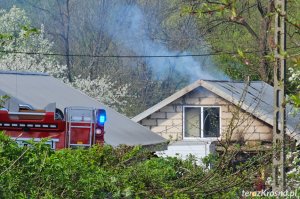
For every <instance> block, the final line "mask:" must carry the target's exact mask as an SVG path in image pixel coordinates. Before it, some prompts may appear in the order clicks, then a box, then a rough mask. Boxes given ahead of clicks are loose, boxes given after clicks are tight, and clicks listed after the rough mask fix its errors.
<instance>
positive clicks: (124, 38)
mask: <svg viewBox="0 0 300 199" xmlns="http://www.w3.org/2000/svg"><path fill="white" fill-rule="evenodd" d="M146 20H153V19H146V17H145V16H144V15H143V12H142V11H141V9H140V8H139V7H137V6H132V5H126V6H125V5H123V6H117V7H115V8H113V10H111V11H110V16H109V18H108V19H107V22H106V25H105V27H104V28H105V31H106V32H108V33H109V34H110V36H111V37H112V38H113V40H114V41H115V42H116V43H118V45H121V46H123V47H125V48H127V49H130V50H131V51H133V52H134V53H135V54H136V55H139V56H143V55H153V56H162V55H166V56H170V55H171V56H174V55H187V54H189V53H188V52H179V51H170V50H168V48H167V47H166V46H165V45H163V44H161V43H157V42H155V41H153V40H152V39H151V38H150V36H149V31H148V29H147V28H148V27H147V26H146V23H145V22H146ZM201 53H203V52H200V54H201ZM199 59H200V60H199ZM199 59H198V58H197V61H196V60H195V59H194V58H193V57H178V58H174V57H171V58H170V57H169V58H161V57H160V58H145V61H146V63H147V65H148V66H150V67H151V68H152V71H153V72H155V73H157V74H163V73H164V72H166V71H167V70H168V68H169V67H173V68H175V70H177V71H178V72H180V73H182V74H186V75H188V76H189V77H190V81H194V80H196V79H220V78H222V79H227V77H226V76H225V75H223V74H221V73H220V72H216V69H215V68H214V67H213V63H212V61H211V60H210V58H208V57H203V58H199ZM205 62H206V63H205ZM204 64H205V65H206V67H205V66H204Z"/></svg>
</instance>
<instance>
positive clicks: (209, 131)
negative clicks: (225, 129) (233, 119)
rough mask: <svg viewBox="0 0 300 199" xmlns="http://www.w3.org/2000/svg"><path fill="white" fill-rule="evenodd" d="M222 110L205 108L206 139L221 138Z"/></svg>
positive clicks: (204, 126) (204, 132) (204, 128)
mask: <svg viewBox="0 0 300 199" xmlns="http://www.w3.org/2000/svg"><path fill="white" fill-rule="evenodd" d="M219 110H220V108H217V107H214V108H211V107H204V108H203V124H204V125H203V134H204V137H219V136H220V114H219V112H220V111H219Z"/></svg>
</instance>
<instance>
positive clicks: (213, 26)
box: [185, 0, 300, 83]
mask: <svg viewBox="0 0 300 199" xmlns="http://www.w3.org/2000/svg"><path fill="white" fill-rule="evenodd" d="M187 2H190V3H188V6H187V7H186V8H185V11H186V12H188V13H190V14H192V15H195V16H198V17H199V28H201V29H204V30H205V34H204V37H205V39H206V40H207V41H208V42H209V44H210V45H211V48H212V51H214V52H220V53H221V54H222V53H223V54H222V55H221V56H218V57H216V58H215V59H216V60H217V61H218V63H219V64H220V65H221V66H222V67H223V68H224V71H225V72H226V74H228V75H229V76H230V77H232V78H233V79H244V77H245V76H250V77H251V79H259V80H264V81H266V82H268V83H272V80H273V71H272V69H273V65H272V64H273V58H272V57H273V55H272V54H273V48H274V42H273V35H274V34H273V29H272V24H273V15H274V12H276V11H277V10H276V8H275V6H274V1H273V0H270V1H262V0H247V1H236V0H220V1H210V0H196V1H187ZM288 6H289V8H288V13H287V14H288V16H290V17H291V20H290V21H294V23H295V24H297V22H295V19H297V16H298V17H299V12H297V10H299V8H300V4H299V1H293V0H292V1H289V3H288ZM298 26H299V25H298ZM287 29H288V43H289V44H294V43H295V42H296V41H297V40H298V41H299V38H300V34H299V27H298V28H297V26H294V25H292V23H288V28H287ZM293 47H295V45H293ZM296 48H298V49H299V45H297V46H296ZM293 51H294V52H295V49H294V48H292V49H290V50H289V52H293ZM227 52H239V53H238V55H231V54H229V55H228V54H227ZM246 52H250V53H246Z"/></svg>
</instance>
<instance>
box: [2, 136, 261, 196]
mask: <svg viewBox="0 0 300 199" xmlns="http://www.w3.org/2000/svg"><path fill="white" fill-rule="evenodd" d="M30 144H31V146H30V147H23V148H20V147H18V145H17V144H16V143H15V142H14V141H13V140H11V139H10V138H9V137H7V136H5V135H4V134H3V133H0V198H237V197H239V196H241V193H242V191H243V190H251V188H253V178H251V176H253V175H252V174H254V173H255V171H257V170H258V167H259V165H257V163H258V162H257V160H255V161H253V160H249V161H248V162H246V163H244V164H243V165H239V166H236V167H235V168H232V167H228V166H227V167H226V164H220V163H221V162H223V163H224V162H226V161H227V160H226V159H224V158H223V159H221V160H220V161H216V159H215V158H212V157H207V160H205V161H204V162H207V161H208V162H213V163H214V165H215V167H214V168H213V169H210V170H208V169H207V168H205V167H204V166H197V164H196V160H195V159H193V158H192V157H191V158H190V159H188V160H185V161H183V160H180V159H177V158H160V157H154V156H153V155H152V154H151V153H150V152H148V151H145V150H143V149H141V148H140V147H134V148H132V147H127V146H121V147H118V148H113V147H111V146H103V147H101V146H94V147H92V148H91V149H77V150H70V149H65V150H60V151H56V152H55V151H52V150H51V149H50V148H49V147H48V145H45V144H43V143H34V142H31V143H30ZM253 165H255V166H253Z"/></svg>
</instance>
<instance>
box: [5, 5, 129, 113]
mask: <svg viewBox="0 0 300 199" xmlns="http://www.w3.org/2000/svg"><path fill="white" fill-rule="evenodd" d="M30 24H31V23H30V20H29V18H28V17H27V16H26V13H25V11H24V10H22V9H20V8H17V7H15V6H14V7H12V8H11V9H10V10H9V11H5V10H0V36H1V37H0V39H1V43H2V45H1V46H0V49H1V52H0V70H15V71H30V72H42V73H48V74H50V75H52V76H54V77H56V78H59V79H61V80H63V81H64V82H65V83H68V84H69V85H71V86H73V87H75V88H77V89H80V90H81V91H83V92H85V93H86V94H87V95H89V96H91V97H93V98H95V99H97V100H99V101H102V102H104V103H106V104H107V105H110V106H113V107H114V108H118V110H119V111H123V110H124V107H125V106H126V105H127V103H126V101H123V99H124V98H125V96H126V95H127V89H128V85H125V86H121V87H117V86H116V83H115V82H112V81H111V78H110V77H109V76H103V77H97V78H96V79H91V78H90V77H87V78H81V77H74V80H73V82H69V81H68V78H67V75H66V74H67V73H66V69H67V68H66V66H63V65H60V64H59V63H58V61H57V60H56V59H55V57H54V56H49V54H51V53H52V49H53V45H54V44H53V43H52V42H50V41H49V40H48V39H47V38H45V32H44V26H43V25H42V26H41V28H40V29H36V28H33V27H31V25H30ZM33 53H34V54H33ZM45 54H48V55H45Z"/></svg>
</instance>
